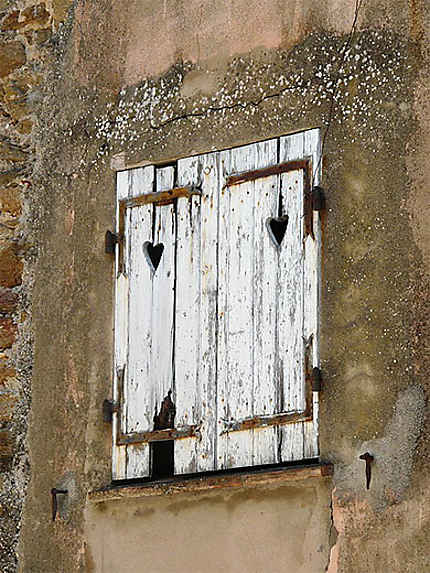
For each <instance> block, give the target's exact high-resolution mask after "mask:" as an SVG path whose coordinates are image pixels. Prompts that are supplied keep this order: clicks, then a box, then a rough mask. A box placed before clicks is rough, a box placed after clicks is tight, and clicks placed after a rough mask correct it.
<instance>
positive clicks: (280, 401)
mask: <svg viewBox="0 0 430 573" xmlns="http://www.w3.org/2000/svg"><path fill="white" fill-rule="evenodd" d="M280 161H281V138H280V137H278V139H277V140H276V163H277V164H279V163H280ZM276 178H277V182H276V192H277V193H278V197H277V199H278V200H277V205H278V212H277V213H275V216H277V217H281V216H282V189H281V186H282V177H281V175H280V174H279V175H277V177H276ZM276 253H277V255H276V256H277V258H278V264H277V268H276V285H275V288H276V299H277V300H275V325H276V328H275V356H274V361H275V364H274V372H275V376H276V396H275V400H276V402H275V403H276V409H277V411H278V412H282V411H283V407H284V398H283V388H284V385H283V381H282V374H283V369H281V362H280V359H279V296H278V293H279V292H280V287H281V285H280V280H281V279H280V268H279V257H280V250H279V249H276ZM276 432H277V437H278V440H277V441H278V451H277V456H278V459H277V461H278V462H280V461H281V452H282V432H281V431H280V429H279V427H277V428H276Z"/></svg>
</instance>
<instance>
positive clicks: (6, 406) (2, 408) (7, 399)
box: [0, 390, 18, 425]
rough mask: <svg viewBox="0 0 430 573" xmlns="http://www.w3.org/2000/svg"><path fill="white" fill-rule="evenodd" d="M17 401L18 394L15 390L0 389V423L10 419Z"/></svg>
mask: <svg viewBox="0 0 430 573" xmlns="http://www.w3.org/2000/svg"><path fill="white" fill-rule="evenodd" d="M17 403H18V396H17V394H16V393H15V392H9V391H8V390H0V425H1V424H4V423H8V422H10V421H11V420H12V418H13V413H14V410H15V407H16V405H17Z"/></svg>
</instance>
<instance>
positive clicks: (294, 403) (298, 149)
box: [278, 133, 304, 461]
mask: <svg viewBox="0 0 430 573" xmlns="http://www.w3.org/2000/svg"><path fill="white" fill-rule="evenodd" d="M279 153H280V157H279V160H280V161H281V162H286V161H294V160H297V159H302V158H303V157H304V139H303V133H295V134H293V135H289V136H287V137H281V139H280V146H279ZM299 173H301V172H293V173H288V174H285V175H282V176H281V177H282V179H281V186H282V189H283V193H284V194H286V195H287V194H288V191H289V190H288V186H289V185H290V186H291V190H290V193H289V194H290V195H291V193H295V190H294V191H293V187H294V179H292V178H294V176H296V177H298V174H299ZM300 181H301V185H302V182H303V176H302V175H301V178H300ZM300 205H301V208H303V203H302V202H300ZM297 207H298V205H297ZM300 215H301V221H303V212H302V213H301V214H300ZM295 216H296V217H299V214H298V212H297V211H296V215H295ZM295 227H296V232H297V233H300V235H299V236H296V237H295V239H294V240H295V241H299V240H300V241H302V240H303V226H302V223H299V222H298V221H297V220H296V221H295ZM296 245H298V242H296ZM290 255H291V256H292V257H293V259H294V260H295V264H296V265H298V266H297V267H296V273H297V272H298V273H300V279H299V277H298V276H297V274H294V275H292V276H290V277H288V274H287V275H286V277H287V278H286V281H287V284H284V285H283V288H282V294H280V296H281V298H282V299H283V300H284V303H283V312H282V313H281V316H280V330H281V331H282V333H283V334H282V335H281V334H280V336H282V337H283V339H284V343H283V345H284V349H285V350H286V351H287V352H288V349H291V348H292V345H291V343H290V342H289V341H288V331H287V328H288V327H291V326H292V325H293V324H295V325H296V327H299V328H300V327H301V330H300V331H299V332H295V333H291V332H290V336H291V334H292V336H293V338H292V340H294V341H295V345H296V347H298V352H299V355H300V363H297V364H296V366H295V368H294V374H293V373H287V380H288V381H287V383H286V384H285V383H284V392H286V394H285V395H284V406H283V407H284V408H286V409H287V410H288V409H289V408H291V409H294V408H296V407H298V406H299V405H300V404H299V403H300V398H301V395H300V396H297V394H296V393H295V391H297V390H298V387H297V386H296V382H298V380H297V376H298V375H299V373H300V376H301V387H303V385H304V377H303V339H302V335H303V330H302V325H301V324H300V322H302V319H303V315H302V316H301V317H299V316H297V314H296V312H295V310H294V308H293V307H291V305H292V304H293V299H295V300H296V301H298V304H299V305H300V307H301V308H302V309H303V299H302V298H301V297H302V288H301V287H300V295H299V293H291V292H289V291H287V289H291V288H292V286H293V285H294V284H296V285H297V283H298V281H299V280H301V281H302V280H303V278H302V277H303V271H302V268H301V264H300V263H299V261H298V260H297V258H298V257H301V258H302V248H300V249H299V251H298V252H297V253H295V254H293V253H291V252H290ZM284 273H288V269H286V268H285V269H284ZM288 298H290V301H289V300H288ZM300 298H301V300H300ZM290 311H292V316H291V317H290V316H289V314H288V313H289V312H290ZM285 337H287V338H285ZM299 338H300V339H301V340H300V341H299ZM283 358H284V360H287V363H289V364H294V360H295V358H294V356H292V355H289V356H288V355H287V354H283ZM281 359H282V358H281ZM288 361H289V362H288ZM283 371H285V370H283ZM278 431H279V437H280V456H281V459H280V461H296V460H301V459H303V422H298V423H295V424H288V425H286V426H282V427H280V428H279V430H278Z"/></svg>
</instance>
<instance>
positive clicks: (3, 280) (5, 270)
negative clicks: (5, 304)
mask: <svg viewBox="0 0 430 573" xmlns="http://www.w3.org/2000/svg"><path fill="white" fill-rule="evenodd" d="M22 268H23V262H22V260H21V259H20V258H19V257H17V256H16V254H15V250H14V248H13V247H6V248H5V249H3V250H2V251H0V286H3V287H9V288H10V287H14V286H17V285H20V284H21V280H22Z"/></svg>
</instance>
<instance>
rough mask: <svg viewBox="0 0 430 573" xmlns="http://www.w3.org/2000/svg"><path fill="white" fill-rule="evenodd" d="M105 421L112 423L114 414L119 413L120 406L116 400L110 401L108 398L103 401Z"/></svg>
mask: <svg viewBox="0 0 430 573" xmlns="http://www.w3.org/2000/svg"><path fill="white" fill-rule="evenodd" d="M102 409H103V421H104V422H112V416H113V414H114V412H118V411H119V405H118V403H117V402H114V400H108V399H107V398H106V399H105V400H103V408H102Z"/></svg>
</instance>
